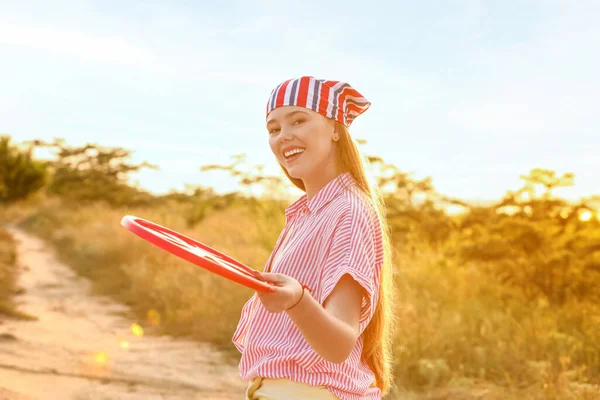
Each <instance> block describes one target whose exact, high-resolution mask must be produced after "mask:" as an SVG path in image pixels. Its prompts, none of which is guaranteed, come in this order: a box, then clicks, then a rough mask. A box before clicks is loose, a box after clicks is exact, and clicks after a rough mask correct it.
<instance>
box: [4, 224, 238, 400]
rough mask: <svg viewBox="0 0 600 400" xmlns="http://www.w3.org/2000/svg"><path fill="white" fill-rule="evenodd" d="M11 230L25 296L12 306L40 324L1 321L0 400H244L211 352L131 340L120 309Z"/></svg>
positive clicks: (231, 371) (231, 370)
mask: <svg viewBox="0 0 600 400" xmlns="http://www.w3.org/2000/svg"><path fill="white" fill-rule="evenodd" d="M9 231H10V232H11V234H13V235H14V237H15V239H16V240H17V245H18V250H17V251H18V262H19V268H20V270H21V271H22V272H21V274H20V277H19V286H20V287H22V288H23V289H24V293H22V294H21V295H19V296H18V297H17V298H16V299H15V300H16V302H17V304H18V306H19V309H20V310H21V311H24V312H26V313H28V314H31V315H34V316H36V317H37V318H38V320H37V321H15V320H2V319H0V400H8V399H11V400H17V399H19V400H21V399H44V400H45V399H51V400H63V399H64V400H92V399H93V400H99V399H102V400H109V399H110V400H116V399H123V400H138V399H139V400H141V399H144V400H153V399H170V400H176V399H203V400H206V399H215V400H226V399H227V400H229V399H240V398H243V393H244V390H245V384H244V382H242V381H241V380H240V378H239V377H238V375H237V370H236V368H235V366H231V365H227V364H225V363H223V362H222V359H221V356H220V354H219V353H217V352H215V351H213V350H211V349H210V347H209V346H208V345H200V344H198V343H195V342H192V341H184V340H175V339H171V338H168V337H149V336H143V335H142V336H136V335H135V334H134V331H135V329H133V330H132V329H131V321H129V320H126V319H124V318H123V317H121V316H120V315H121V314H120V312H121V311H123V310H124V308H123V306H121V305H119V304H116V303H115V302H114V301H111V300H109V299H104V298H99V297H97V296H94V297H92V296H90V295H89V294H88V289H89V282H88V281H86V280H84V279H82V278H80V277H78V276H76V275H75V273H74V272H73V271H72V270H71V269H70V268H68V267H67V266H65V265H63V264H61V263H60V262H58V261H57V259H56V258H55V257H54V255H53V253H52V251H51V250H50V249H49V248H48V247H47V246H46V245H45V244H44V243H43V242H42V241H40V240H38V239H36V238H34V237H32V236H29V235H27V234H25V233H24V232H22V231H20V230H17V229H14V228H9Z"/></svg>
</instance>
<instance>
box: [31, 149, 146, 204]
mask: <svg viewBox="0 0 600 400" xmlns="http://www.w3.org/2000/svg"><path fill="white" fill-rule="evenodd" d="M33 143H34V145H36V146H38V147H45V148H48V149H50V150H54V151H55V152H56V159H55V160H54V161H53V162H51V164H50V165H51V167H52V179H51V181H50V183H49V186H48V193H50V194H54V195H58V196H60V197H62V198H63V199H65V200H71V201H75V202H78V203H89V202H97V201H104V202H107V203H109V204H113V205H121V204H128V205H134V204H148V203H150V202H152V201H153V200H154V199H153V196H151V195H149V194H148V193H145V192H144V191H142V190H140V189H138V188H135V187H132V186H131V185H130V184H129V183H128V182H127V179H128V177H129V174H130V173H132V172H137V171H139V170H141V169H143V168H156V166H154V165H151V164H149V163H147V162H143V163H141V164H137V165H136V164H131V163H128V162H127V159H128V158H130V157H131V152H130V151H129V150H126V149H122V148H118V147H117V148H106V147H101V146H99V145H96V144H86V145H84V146H75V147H73V146H69V145H67V144H66V143H65V141H64V140H62V139H56V140H55V141H54V142H52V143H45V142H42V141H39V140H37V141H34V142H33Z"/></svg>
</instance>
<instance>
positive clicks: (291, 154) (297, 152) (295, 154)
mask: <svg viewBox="0 0 600 400" xmlns="http://www.w3.org/2000/svg"><path fill="white" fill-rule="evenodd" d="M302 153H304V149H299V148H296V149H293V150H289V151H286V152H285V153H283V156H284V157H285V158H286V160H290V159H293V158H296V157H298V156H299V155H300V154H302Z"/></svg>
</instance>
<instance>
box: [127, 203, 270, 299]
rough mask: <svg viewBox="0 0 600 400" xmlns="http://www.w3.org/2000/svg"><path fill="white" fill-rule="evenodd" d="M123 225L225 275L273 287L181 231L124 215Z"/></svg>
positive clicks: (251, 284) (261, 287)
mask: <svg viewBox="0 0 600 400" xmlns="http://www.w3.org/2000/svg"><path fill="white" fill-rule="evenodd" d="M121 225H123V226H124V227H125V228H127V229H128V230H129V231H131V232H133V233H134V234H136V235H137V236H139V237H140V238H142V239H144V240H146V241H148V242H150V243H152V244H153V245H155V246H157V247H160V248H161V249H163V250H165V251H168V252H169V253H171V254H174V255H175V256H177V257H179V258H182V259H184V260H186V261H189V262H191V263H193V264H195V265H196V266H198V267H201V268H204V269H205V270H208V271H210V272H212V273H214V274H217V275H219V276H221V277H223V278H226V279H229V280H231V281H233V282H236V283H239V284H241V285H243V286H246V287H249V288H251V289H254V290H256V291H260V292H267V291H269V289H270V287H271V284H270V283H267V282H264V281H261V280H260V279H257V278H255V277H254V276H253V273H254V272H256V271H255V270H254V269H252V268H250V267H249V266H247V265H245V264H243V263H241V262H239V261H237V260H235V259H234V258H232V257H229V256H228V255H226V254H223V253H222V252H220V251H218V250H215V249H213V248H211V247H210V246H207V245H205V244H203V243H200V242H198V241H197V240H194V239H192V238H189V237H187V236H185V235H182V234H181V233H179V232H175V231H173V230H171V229H169V228H165V227H164V226H161V225H158V224H155V223H154V222H150V221H148V220H145V219H143V218H139V217H135V216H133V215H126V216H124V217H123V219H122V220H121Z"/></svg>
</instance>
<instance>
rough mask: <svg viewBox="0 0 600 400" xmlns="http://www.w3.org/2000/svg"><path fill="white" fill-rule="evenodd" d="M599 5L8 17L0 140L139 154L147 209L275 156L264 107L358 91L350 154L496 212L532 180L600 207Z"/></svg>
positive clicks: (47, 11)
mask: <svg viewBox="0 0 600 400" xmlns="http://www.w3.org/2000/svg"><path fill="white" fill-rule="evenodd" d="M599 15H600V2H599V1H596V0H590V1H585V0H579V1H568V0H562V1H558V0H538V1H533V0H522V1H467V0H464V1H410V2H409V1H394V2H392V1H389V2H384V1H376V2H365V1H363V2H358V1H349V0H346V1H326V2H321V1H316V0H310V1H295V2H290V1H287V2H286V1H281V0H280V1H271V0H264V1H258V0H256V1H253V0H247V1H166V0H163V1H151V0H144V1H106V0H105V1H99V0H98V1H75V0H72V1H52V2H47V1H39V0H38V1H21V0H19V1H17V0H14V1H6V0H4V1H0V55H1V59H0V133H5V134H9V135H11V136H12V137H13V138H14V140H15V141H21V140H29V139H34V138H42V139H47V140H51V139H52V138H54V137H62V138H65V139H66V140H67V141H68V142H69V143H70V144H83V143H86V142H96V143H100V144H102V145H107V146H122V147H126V148H129V149H131V150H133V151H134V155H135V158H134V160H135V161H140V160H148V161H149V162H152V163H155V164H158V165H159V166H160V168H161V171H159V172H147V173H143V174H141V175H140V176H139V182H140V184H141V185H142V186H144V187H146V188H148V189H150V190H152V191H156V192H165V191H167V190H169V189H170V188H176V189H182V188H183V184H184V183H191V184H204V185H209V186H216V187H217V188H218V189H222V190H228V189H230V188H232V187H233V183H232V182H231V181H228V180H227V179H225V177H224V176H223V175H215V174H213V175H210V174H206V173H200V172H199V167H200V166H201V165H203V164H209V163H227V162H228V161H229V159H230V156H231V155H233V154H237V153H243V152H245V153H248V155H249V159H250V161H251V162H252V163H261V164H265V165H267V167H268V168H269V169H270V170H271V171H275V172H277V171H278V169H277V168H276V164H275V161H274V158H273V156H272V154H271V153H270V149H269V147H268V144H267V133H266V130H265V128H264V108H265V102H266V101H267V98H268V95H269V92H270V90H271V89H272V88H273V86H274V85H276V84H277V83H279V82H280V81H282V80H284V79H287V78H290V77H296V76H300V75H313V76H316V77H319V78H328V79H338V80H345V81H347V82H350V83H351V84H352V85H353V86H355V87H356V88H357V89H358V90H359V91H361V92H362V93H363V94H364V95H365V96H366V97H367V98H369V100H371V101H372V103H373V105H372V107H371V109H370V110H368V111H367V113H365V114H364V115H362V116H360V117H359V118H358V119H357V120H356V121H355V123H354V125H353V129H352V132H353V134H354V135H355V136H357V137H359V138H362V139H366V140H368V142H369V144H368V146H367V147H366V150H368V151H369V152H370V153H372V154H377V155H380V156H382V157H383V158H384V159H385V160H387V161H388V162H390V163H393V164H395V165H396V166H398V167H399V168H400V169H402V170H405V171H414V172H415V175H416V177H424V176H431V177H433V182H434V185H435V186H436V187H437V189H438V190H439V191H440V192H442V193H445V194H448V195H451V196H457V197H462V198H466V199H496V198H499V197H500V196H501V195H502V194H503V193H504V192H505V191H506V190H507V189H516V188H517V187H519V186H520V182H519V179H518V177H519V175H520V174H522V173H526V172H528V171H529V170H530V169H531V168H535V167H542V168H549V169H555V170H558V171H559V172H561V173H562V172H567V171H571V172H574V173H575V174H576V187H575V188H574V189H572V190H569V191H568V192H566V193H565V195H567V196H568V197H577V196H582V195H589V194H592V193H600V177H599V176H600V161H599V160H600V157H599V154H600V113H599V105H598V93H600V80H599V78H598V71H600V52H599V51H598V43H600V25H598V16H599Z"/></svg>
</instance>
